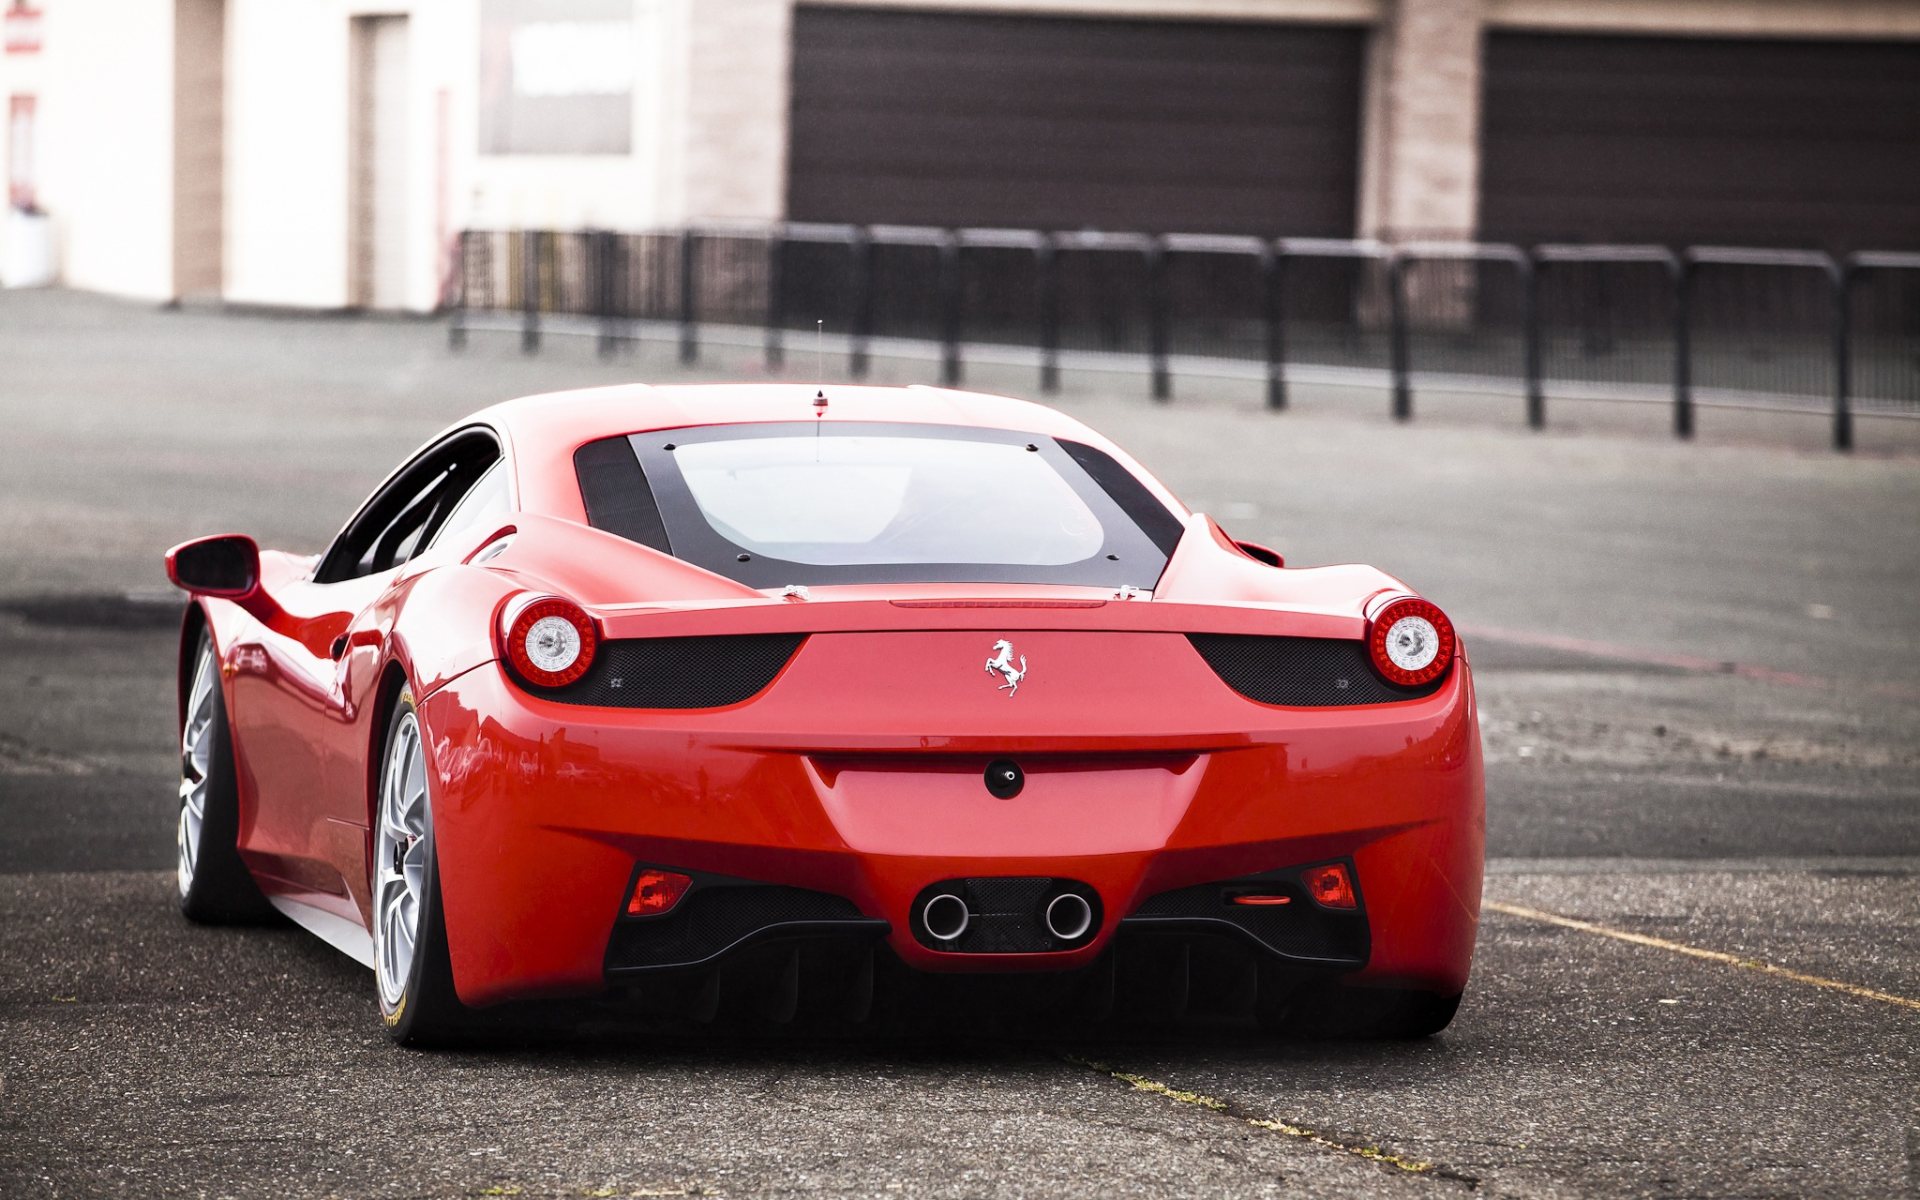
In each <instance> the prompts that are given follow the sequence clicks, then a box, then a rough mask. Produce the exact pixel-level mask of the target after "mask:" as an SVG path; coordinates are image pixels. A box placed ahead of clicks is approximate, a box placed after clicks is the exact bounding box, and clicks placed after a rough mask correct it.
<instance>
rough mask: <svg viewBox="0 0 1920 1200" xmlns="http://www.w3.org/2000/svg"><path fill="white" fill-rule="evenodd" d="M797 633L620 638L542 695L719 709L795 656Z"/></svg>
mask: <svg viewBox="0 0 1920 1200" xmlns="http://www.w3.org/2000/svg"><path fill="white" fill-rule="evenodd" d="M805 640H806V635H805V634H799V633H751V634H734V635H721V636H715V637H671V638H622V639H619V640H617V641H608V642H602V643H600V646H599V649H598V650H597V652H596V653H595V654H594V658H593V666H592V667H591V668H590V669H589V670H588V671H587V673H586V674H585V675H583V676H581V677H580V678H579V679H577V680H575V681H574V682H572V683H569V684H566V685H565V686H563V687H553V688H545V687H528V688H527V690H528V691H529V692H531V693H533V694H534V695H536V696H539V697H540V698H541V699H543V700H554V701H558V702H559V703H561V704H586V705H593V706H596V707H600V708H722V707H725V706H726V705H729V704H739V703H740V702H741V701H743V700H751V699H752V698H753V697H755V696H757V695H759V694H760V693H761V692H762V691H764V690H765V689H766V687H767V685H768V684H770V683H772V682H773V679H774V676H776V675H778V674H780V671H781V669H782V668H783V667H785V666H786V665H787V663H788V662H789V661H790V660H791V659H792V658H793V655H794V652H795V651H796V650H798V649H799V648H800V643H801V642H803V641H805Z"/></svg>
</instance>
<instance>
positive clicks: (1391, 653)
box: [1367, 596, 1459, 687]
mask: <svg viewBox="0 0 1920 1200" xmlns="http://www.w3.org/2000/svg"><path fill="white" fill-rule="evenodd" d="M1458 646H1459V643H1458V640H1457V639H1456V638H1455V637H1454V633H1453V622H1452V621H1449V620H1447V614H1445V613H1443V612H1441V611H1440V609H1439V608H1438V607H1437V606H1435V605H1433V604H1430V603H1428V602H1427V601H1425V600H1420V599H1416V598H1414V597H1412V596H1409V597H1407V598H1405V599H1402V600H1395V601H1394V602H1393V603H1391V604H1389V605H1387V606H1386V607H1385V608H1383V609H1381V610H1380V611H1379V612H1378V613H1376V614H1374V618H1373V624H1372V625H1371V626H1370V627H1369V628H1368V630H1367V650H1368V653H1369V654H1370V655H1371V657H1372V658H1373V669H1374V670H1376V671H1378V672H1380V674H1381V675H1382V676H1383V677H1385V678H1386V679H1387V680H1388V681H1390V682H1392V683H1397V684H1400V685H1401V686H1402V687H1414V686H1417V685H1419V684H1423V683H1431V682H1433V681H1434V680H1436V679H1438V678H1440V676H1442V675H1443V674H1445V673H1446V670H1447V667H1448V666H1449V665H1451V664H1452V662H1453V654H1454V651H1455V650H1456V649H1458Z"/></svg>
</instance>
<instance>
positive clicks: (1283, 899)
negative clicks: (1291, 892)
mask: <svg viewBox="0 0 1920 1200" xmlns="http://www.w3.org/2000/svg"><path fill="white" fill-rule="evenodd" d="M1233 902H1234V903H1235V904H1246V905H1251V906H1252V907H1254V908H1266V907H1269V906H1271V905H1275V904H1292V903H1293V897H1292V896H1235V897H1234V898H1233Z"/></svg>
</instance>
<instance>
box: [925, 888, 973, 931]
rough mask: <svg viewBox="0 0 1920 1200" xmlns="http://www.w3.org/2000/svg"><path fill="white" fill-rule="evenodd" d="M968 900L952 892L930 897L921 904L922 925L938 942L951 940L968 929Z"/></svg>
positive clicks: (969, 915)
mask: <svg viewBox="0 0 1920 1200" xmlns="http://www.w3.org/2000/svg"><path fill="white" fill-rule="evenodd" d="M971 915H972V914H970V913H968V912H967V902H966V901H965V900H962V899H961V898H960V897H958V896H956V895H954V894H953V893H952V892H941V893H940V894H939V895H936V896H932V897H929V898H928V900H927V902H926V903H925V904H923V905H921V906H920V927H921V928H922V929H925V930H926V931H927V936H928V937H930V938H932V939H934V940H935V941H937V942H951V941H953V940H954V939H955V938H957V937H959V936H960V935H961V934H963V933H965V932H966V931H967V921H968V920H969V919H970V917H971Z"/></svg>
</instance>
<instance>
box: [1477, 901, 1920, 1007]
mask: <svg viewBox="0 0 1920 1200" xmlns="http://www.w3.org/2000/svg"><path fill="white" fill-rule="evenodd" d="M1484 906H1485V907H1487V908H1490V909H1492V910H1493V911H1494V912H1497V913H1505V914H1506V915H1507V916H1509V917H1519V918H1521V919H1522V920H1526V921H1539V922H1542V923H1544V924H1547V925H1558V926H1560V927H1561V928H1563V929H1577V930H1579V931H1580V932H1581V933H1591V934H1595V935H1597V936H1599V937H1607V938H1613V939H1614V940H1615V941H1621V942H1631V943H1633V944H1634V945H1636V946H1651V947H1653V948H1654V949H1656V950H1666V951H1668V952H1670V953H1673V954H1684V955H1686V956H1687V957H1689V958H1698V959H1702V960H1704V961H1706V962H1716V963H1720V964H1722V965H1724V966H1729V967H1738V968H1739V969H1741V970H1743V971H1755V972H1758V973H1759V974H1762V975H1772V976H1774V977H1775V978H1777V979H1788V980H1792V981H1793V982H1794V983H1804V984H1807V985H1808V986H1809V987H1819V988H1827V989H1829V990H1830V991H1836V992H1845V993H1846V994H1847V995H1849V996H1857V997H1859V998H1860V999H1862V1000H1877V1001H1879V1002H1880V1003H1882V1004H1893V1005H1897V1006H1899V1007H1901V1008H1911V1009H1913V1010H1915V1011H1916V1012H1920V1000H1913V999H1909V998H1908V997H1906V996H1896V995H1894V994H1893V993H1891V992H1882V991H1876V990H1875V989H1873V988H1870V987H1861V986H1860V985H1859V984H1857V983H1846V982H1844V981H1842V980H1839V979H1828V978H1826V977H1825V976H1824V975H1809V974H1807V973H1806V972H1805V971H1795V970H1791V969H1789V968H1787V967H1777V966H1774V965H1773V964H1772V963H1769V962H1762V961H1760V960H1759V959H1757V958H1741V957H1740V956H1739V955H1737V954H1728V953H1726V952H1725V951H1723V950H1706V949H1703V948H1701V947H1699V946H1689V945H1687V944H1686V943H1685V942H1673V941H1668V940H1667V939H1666V938H1657V937H1650V936H1648V935H1647V934H1644V933H1634V932H1631V931H1630V930H1626V929H1615V928H1613V927H1612V926H1611V925H1601V924H1598V923H1596V922H1593V921H1582V920H1580V919H1579V918H1578V917H1563V916H1561V915H1560V914H1558V913H1550V912H1542V911H1541V910H1540V909H1537V908H1527V907H1525V906H1524V905H1520V904H1502V903H1500V902H1499V901H1497V900H1488V901H1485V902H1484Z"/></svg>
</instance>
